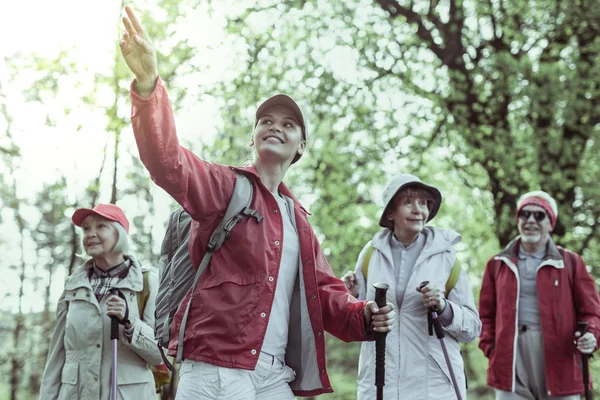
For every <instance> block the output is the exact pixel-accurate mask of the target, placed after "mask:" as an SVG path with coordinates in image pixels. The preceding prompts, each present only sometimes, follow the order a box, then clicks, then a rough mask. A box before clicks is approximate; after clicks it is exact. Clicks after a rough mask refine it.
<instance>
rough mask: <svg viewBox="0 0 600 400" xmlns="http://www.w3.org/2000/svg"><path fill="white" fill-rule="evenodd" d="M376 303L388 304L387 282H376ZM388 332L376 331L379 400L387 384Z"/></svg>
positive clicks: (376, 368) (376, 371)
mask: <svg viewBox="0 0 600 400" xmlns="http://www.w3.org/2000/svg"><path fill="white" fill-rule="evenodd" d="M373 287H374V288H375V303H377V307H379V308H382V307H385V305H386V304H387V301H386V292H387V290H388V289H389V288H390V286H389V285H388V284H387V283H375V284H373ZM386 336H387V332H375V386H377V400H383V387H384V386H385V339H386Z"/></svg>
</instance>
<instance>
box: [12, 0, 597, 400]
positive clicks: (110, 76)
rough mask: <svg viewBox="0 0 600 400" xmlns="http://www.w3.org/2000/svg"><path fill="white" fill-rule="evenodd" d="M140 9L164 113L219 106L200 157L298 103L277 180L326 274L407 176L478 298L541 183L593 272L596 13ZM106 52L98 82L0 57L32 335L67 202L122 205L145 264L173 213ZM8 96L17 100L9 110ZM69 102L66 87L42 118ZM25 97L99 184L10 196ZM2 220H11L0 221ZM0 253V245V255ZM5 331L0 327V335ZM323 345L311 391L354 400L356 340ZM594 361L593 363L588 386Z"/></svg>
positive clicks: (532, 5) (558, 234) (380, 5)
mask: <svg viewBox="0 0 600 400" xmlns="http://www.w3.org/2000/svg"><path fill="white" fill-rule="evenodd" d="M144 4H145V5H144V7H147V8H146V9H142V10H140V11H141V17H142V20H143V21H144V25H145V26H146V28H147V31H148V33H149V35H150V37H151V38H153V40H154V45H155V47H156V48H157V50H158V58H159V66H160V72H161V78H162V79H163V81H164V82H165V83H166V85H167V86H168V89H169V95H170V98H171V101H172V104H173V109H174V110H175V112H176V119H177V118H178V117H179V116H180V115H181V114H182V113H183V112H185V111H188V110H190V109H191V110H192V111H194V112H195V111H196V110H197V109H199V108H202V107H203V106H204V105H205V104H207V103H214V104H216V105H217V107H218V109H219V111H220V115H219V116H217V117H214V121H211V122H215V121H216V122H215V123H216V127H215V129H216V135H215V137H214V140H213V141H212V142H211V141H209V140H207V137H205V136H203V135H205V130H207V129H208V127H207V126H205V125H204V124H203V123H201V125H200V126H198V127H197V130H196V128H195V129H194V132H193V133H192V134H181V135H180V140H181V142H182V143H183V144H184V145H186V146H187V147H189V148H191V149H192V150H194V152H196V154H199V155H200V156H201V157H203V158H205V159H207V160H209V161H213V162H219V163H224V164H233V165H238V164H242V163H244V162H245V161H248V160H251V157H252V153H253V148H252V147H250V146H249V144H250V141H251V133H252V130H253V122H254V114H253V113H254V111H255V109H256V107H257V106H258V104H259V103H260V101H261V100H264V99H265V98H267V97H269V96H271V95H273V94H274V93H277V92H283V93H287V94H290V95H292V96H293V97H294V99H296V100H297V101H299V103H301V104H302V106H303V107H304V109H305V111H306V113H307V115H308V123H309V138H308V147H307V152H306V153H305V155H304V156H303V157H302V159H301V160H300V161H299V162H298V163H297V164H295V165H294V166H292V167H291V168H290V170H289V172H288V174H287V176H286V184H288V186H289V187H290V188H291V190H292V191H293V192H294V193H295V194H296V196H297V197H298V198H299V199H300V200H301V201H302V202H303V203H304V204H305V205H306V206H307V208H308V209H309V210H310V211H311V212H312V217H311V223H312V225H313V227H314V228H315V231H316V232H317V234H318V235H319V238H320V239H321V243H322V247H323V250H324V252H325V254H326V255H327V257H328V260H329V262H330V263H331V266H332V268H333V270H334V272H335V273H336V274H338V275H341V274H343V273H344V272H345V271H346V270H348V269H354V267H355V263H356V258H357V255H358V253H359V252H360V250H361V249H362V247H363V246H364V245H365V243H366V242H367V241H368V240H369V239H370V238H371V237H372V235H373V234H374V233H375V232H376V231H377V230H378V229H379V228H378V225H377V221H378V218H379V213H380V211H381V209H380V207H381V203H380V194H381V192H382V189H383V186H384V185H385V183H386V181H387V180H388V179H389V178H390V177H391V176H392V175H394V174H397V173H399V172H407V173H413V174H416V175H418V176H420V177H421V178H422V179H423V180H424V181H426V182H428V183H430V184H434V185H436V186H437V187H438V188H439V189H440V190H441V192H442V195H443V197H444V203H443V206H442V208H441V210H440V213H439V214H438V216H437V217H436V219H435V220H434V221H433V224H434V225H436V226H439V227H450V228H453V229H455V230H457V231H458V232H460V233H461V235H462V238H463V240H462V242H461V243H460V244H459V245H458V250H459V258H461V260H462V262H463V266H464V268H465V269H466V270H467V273H468V276H469V280H470V282H471V284H472V287H473V290H474V293H475V295H476V297H478V295H479V287H480V283H481V275H482V272H483V267H484V265H485V262H486V261H487V259H488V258H489V257H490V256H492V255H493V254H495V253H496V252H497V251H498V250H499V249H500V248H501V247H502V246H503V245H505V244H506V243H507V242H508V241H509V240H510V239H511V238H512V237H514V236H515V235H516V233H517V232H516V227H515V202H516V200H517V198H518V196H519V195H520V194H521V193H523V192H525V191H528V190H533V189H539V188H541V189H543V190H546V191H548V192H549V193H550V194H552V195H553V196H554V197H555V198H556V199H557V200H558V202H559V224H558V225H557V228H556V231H555V235H554V237H555V240H556V241H557V242H559V243H561V244H563V245H565V246H567V247H569V248H571V249H572V250H575V251H577V252H580V253H581V254H582V255H583V256H584V259H585V260H586V262H587V263H588V264H589V265H590V270H591V272H592V275H593V276H594V277H595V278H596V279H600V240H598V239H599V236H600V232H599V231H598V226H599V223H600V206H599V204H600V187H599V185H598V184H597V183H598V181H599V179H600V162H599V161H600V158H599V157H598V154H600V147H599V146H600V144H599V143H600V111H599V110H600V107H599V104H598V103H599V96H600V90H599V89H600V88H599V85H600V84H599V81H598V78H597V77H598V76H600V71H599V68H600V62H599V61H600V39H598V38H600V35H599V33H600V24H599V23H598V21H600V9H599V8H598V7H595V4H593V2H580V1H574V0H568V1H566V2H565V1H556V0H549V1H540V0H533V1H521V0H519V1H513V2H511V4H510V7H508V6H506V5H505V4H504V3H503V2H499V1H489V2H481V1H475V0H464V1H447V2H435V1H424V0H417V1H410V2H409V1H400V0H396V1H389V0H376V1H371V0H351V1H343V2H342V1H330V0H299V1H286V2H276V1H274V2H270V5H269V4H266V2H263V1H252V0H248V1H246V2H243V3H240V4H239V5H238V6H236V7H232V8H231V9H225V7H224V6H223V3H221V2H214V1H213V2H208V5H207V4H206V2H199V1H196V0H187V1H173V0H160V1H159V0H157V1H155V2H152V3H151V4H150V3H148V4H146V3H144ZM206 15H208V17H210V18H209V20H210V22H211V23H214V26H215V27H218V28H223V29H224V30H225V31H226V35H225V36H224V37H223V38H222V40H221V42H220V43H219V45H218V47H223V48H227V49H228V50H227V54H226V55H225V56H223V57H224V59H227V60H228V68H227V69H226V70H223V71H215V69H216V68H219V67H218V66H215V65H212V64H213V63H212V59H211V56H212V55H213V54H215V53H216V52H214V51H213V50H215V49H210V48H206V47H205V45H203V44H202V45H198V43H199V42H198V40H197V39H198V38H197V37H195V35H197V34H196V33H194V32H195V31H193V30H190V29H189V27H190V25H192V26H193V25H194V24H195V22H196V21H195V18H198V17H199V16H202V17H205V16H206ZM224 15H225V16H226V17H224ZM115 22H116V21H115ZM107 40H110V41H111V42H110V43H112V41H113V40H114V38H108V39H107ZM114 41H115V42H116V40H114ZM207 54H210V55H211V56H207ZM106 57H107V59H108V60H111V61H112V63H109V68H107V69H101V70H93V69H92V67H91V66H81V63H80V61H81V60H75V59H74V56H73V54H72V52H70V51H69V50H68V49H67V50H63V51H61V52H60V53H58V54H56V56H55V57H54V58H44V57H41V56H38V55H30V54H17V55H12V56H10V57H8V58H7V60H6V65H7V68H8V75H7V76H6V79H3V80H2V83H0V129H2V133H0V205H1V206H2V207H3V210H5V209H6V208H8V207H10V208H12V209H17V208H18V207H19V206H23V207H29V208H34V209H35V210H36V211H35V213H34V214H33V215H34V218H30V219H29V220H27V219H24V220H23V221H24V225H23V227H24V229H25V230H24V232H26V234H27V235H28V237H30V238H31V240H30V241H29V242H28V243H31V242H35V244H36V247H35V250H34V252H33V253H35V257H34V260H29V261H28V263H29V264H27V266H28V267H29V266H31V267H32V271H34V272H32V276H29V275H28V277H27V278H26V279H27V282H28V283H33V284H34V285H36V287H37V288H38V292H39V293H43V292H46V294H45V295H44V297H45V301H46V307H45V315H44V316H43V318H41V319H39V320H36V322H35V323H32V322H28V321H29V320H27V319H26V321H25V325H26V327H28V328H30V327H34V326H41V327H43V329H44V332H42V333H40V337H42V338H43V337H44V335H45V337H47V335H48V327H50V326H51V325H52V315H51V314H50V312H49V311H48V310H50V309H52V306H53V305H51V304H50V300H49V296H48V287H49V285H50V282H51V281H52V279H58V278H57V276H62V275H60V273H61V272H64V271H65V270H71V268H74V267H77V264H78V262H79V261H77V260H75V259H74V257H73V255H74V252H75V251H76V250H75V249H77V246H78V238H77V236H76V234H75V230H74V228H73V227H72V225H71V224H70V222H69V217H70V214H71V212H72V211H73V209H74V208H75V207H78V206H90V205H92V204H95V203H97V202H100V201H102V202H107V201H117V202H118V203H119V204H121V205H123V204H124V205H126V208H127V212H128V217H129V219H130V221H131V222H132V225H133V229H132V231H133V232H134V233H133V234H132V241H133V244H134V249H135V251H136V252H137V254H138V255H139V256H140V257H141V258H143V259H144V260H146V261H147V262H148V263H149V264H153V261H154V260H155V259H156V251H157V240H160V238H161V234H162V232H164V229H163V227H162V226H159V227H158V229H157V227H156V226H154V225H155V223H153V221H152V220H151V218H149V216H157V215H158V216H159V218H160V216H161V215H164V220H166V217H167V216H168V213H169V211H170V208H172V207H173V205H174V204H173V202H172V201H170V202H169V201H161V199H160V198H159V197H160V196H159V195H158V192H159V191H158V190H157V189H156V187H155V186H154V185H153V184H152V183H151V181H150V178H149V176H148V174H147V172H146V171H145V170H144V169H143V167H142V165H141V164H140V162H139V161H138V156H137V151H136V149H135V147H134V144H133V143H132V141H131V140H129V139H128V138H130V133H129V129H130V128H129V126H130V120H129V102H128V96H129V94H128V89H129V83H130V81H131V79H132V76H131V75H130V73H129V71H128V69H127V67H126V66H125V64H124V62H123V61H122V59H121V57H120V55H119V54H118V48H117V47H116V45H115V46H114V47H112V48H110V50H109V51H107V53H106ZM232 60H233V61H232ZM221 61H222V60H221ZM205 75H211V76H212V77H211V78H210V79H209V78H206V77H205ZM215 76H216V78H215ZM23 77H28V79H29V80H28V81H25V78H23ZM32 77H33V78H32ZM7 85H10V88H12V89H15V88H16V89H17V90H18V91H19V97H18V98H14V96H11V95H10V94H8V93H9V91H8V90H7V87H8V86H7ZM67 90H69V92H68V93H75V94H74V95H72V96H71V98H70V99H69V100H68V101H62V102H61V103H60V107H52V105H54V103H55V102H56V101H57V99H63V98H64V97H65V96H64V93H66V91H67ZM23 102H25V103H27V104H28V105H31V104H38V105H42V106H44V107H45V108H44V109H43V111H42V112H44V113H45V115H44V121H45V122H44V128H53V127H55V128H56V127H58V128H59V129H60V130H66V131H68V133H75V134H81V135H83V134H84V132H86V131H94V132H97V134H98V135H101V136H102V138H103V140H102V143H103V144H104V147H103V148H89V149H88V148H84V149H82V150H81V151H82V152H86V151H89V152H90V154H92V153H102V157H101V160H100V161H98V165H97V167H96V170H95V171H94V173H92V174H90V175H89V176H86V177H85V178H83V180H79V181H75V182H74V181H73V180H70V179H69V178H68V174H67V172H68V171H64V175H63V174H57V178H56V181H55V182H50V183H47V184H45V185H42V186H41V188H40V189H39V193H37V194H36V195H35V196H33V197H31V198H28V199H22V198H19V197H18V196H16V195H15V191H14V190H13V184H14V176H13V175H14V174H13V173H12V171H15V170H18V169H19V168H20V166H21V162H22V161H21V149H20V148H19V146H18V145H17V142H15V140H13V136H14V135H15V133H18V132H19V131H18V127H19V125H18V122H19V121H15V119H16V118H18V114H17V113H15V112H14V110H15V108H14V107H15V106H14V105H15V104H17V103H19V104H21V103H23ZM190 104H192V105H190ZM98 115H99V117H98V118H96V117H97V116H98ZM98 121H100V123H99V124H98ZM4 132H6V133H7V134H6V135H4ZM198 138H199V139H198ZM205 139H206V140H205ZM30 204H31V206H29V205H30ZM155 219H156V217H155ZM9 220H10V221H11V223H13V222H12V221H14V218H13V215H12V214H8V213H7V212H6V211H3V212H2V213H0V223H2V224H7V223H8V221H9ZM32 220H33V221H35V222H34V223H32ZM157 231H158V232H157ZM8 243H9V238H6V237H3V236H0V248H1V249H2V250H0V251H4V250H5V249H6V246H9V244H8ZM33 264H36V265H37V267H36V268H33ZM11 267H13V269H15V270H19V268H16V266H15V265H11ZM55 273H56V274H57V275H56V276H54V275H53V274H55ZM53 276H54V278H53ZM7 318H8V317H7ZM12 323H14V321H12V322H11V324H8V325H7V326H8V328H7V330H6V332H10V331H11V330H13V328H14V327H13V325H12ZM3 326H4V325H1V321H0V333H3V334H4V331H2V329H4V328H3ZM7 335H8V334H7ZM8 336H9V335H8ZM8 336H7V337H8ZM27 340H28V341H27V342H26V343H28V344H31V347H32V348H34V349H35V350H34V351H33V352H32V358H36V361H35V362H32V363H31V366H30V369H27V370H26V373H25V375H26V376H27V378H24V379H23V380H22V382H21V387H22V388H23V390H25V386H26V383H31V386H32V387H35V386H36V384H35V382H36V379H38V378H39V375H40V373H41V371H40V368H41V365H42V364H43V361H41V360H42V359H43V356H42V353H43V352H44V348H43V343H44V341H43V340H42V339H39V338H37V339H31V338H28V339H27ZM327 345H328V347H327V348H328V370H329V373H330V376H331V379H332V383H333V386H334V389H335V390H336V393H334V394H331V395H327V396H323V397H324V398H331V399H348V398H354V396H355V392H356V367H357V359H358V349H359V345H358V344H350V345H349V344H345V343H341V342H339V341H338V340H337V339H334V338H331V337H328V338H327ZM476 345H477V344H476V343H470V344H468V345H466V346H465V347H464V348H463V354H464V357H465V359H466V360H467V374H468V376H469V382H470V387H471V389H470V393H471V394H472V395H473V398H480V399H485V398H492V395H491V391H490V389H489V388H488V387H487V386H486V384H485V370H486V368H487V360H486V359H485V358H484V357H483V355H482V354H481V352H480V351H479V349H478V348H477V347H476ZM36 346H37V347H36ZM0 360H4V361H6V362H5V363H1V364H3V365H6V364H7V363H8V361H9V360H10V357H9V356H4V354H0ZM7 368H8V367H6V369H7ZM599 368H600V365H599V364H598V362H597V361H594V362H593V364H592V370H593V372H595V374H594V375H595V376H600V375H599V374H600V370H599ZM8 375H9V371H8V369H7V372H6V373H5V374H3V376H8ZM596 386H598V385H596ZM0 390H4V388H1V387H0ZM0 393H2V392H0ZM23 396H27V395H25V394H24V395H23ZM0 397H2V395H1V394H0ZM21 398H25V397H21Z"/></svg>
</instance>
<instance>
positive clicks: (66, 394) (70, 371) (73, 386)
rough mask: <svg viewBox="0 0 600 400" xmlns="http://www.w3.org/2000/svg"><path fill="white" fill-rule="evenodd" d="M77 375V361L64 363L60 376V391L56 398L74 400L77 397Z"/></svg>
mask: <svg viewBox="0 0 600 400" xmlns="http://www.w3.org/2000/svg"><path fill="white" fill-rule="evenodd" d="M78 376H79V364H78V363H72V362H71V363H65V365H64V366H63V369H62V374H61V377H60V392H59V394H58V398H59V399H60V400H71V399H73V400H75V399H78V398H79V396H78V393H77V382H78V380H79V379H78Z"/></svg>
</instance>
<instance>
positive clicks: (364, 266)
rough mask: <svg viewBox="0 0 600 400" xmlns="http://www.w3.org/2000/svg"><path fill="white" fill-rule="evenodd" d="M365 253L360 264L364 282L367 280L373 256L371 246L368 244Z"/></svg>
mask: <svg viewBox="0 0 600 400" xmlns="http://www.w3.org/2000/svg"><path fill="white" fill-rule="evenodd" d="M367 246H368V247H367V252H366V253H365V258H363V263H362V273H363V276H364V277H365V281H366V280H367V277H368V276H369V263H370V262H371V256H372V255H373V245H372V244H371V243H370V242H369V244H367Z"/></svg>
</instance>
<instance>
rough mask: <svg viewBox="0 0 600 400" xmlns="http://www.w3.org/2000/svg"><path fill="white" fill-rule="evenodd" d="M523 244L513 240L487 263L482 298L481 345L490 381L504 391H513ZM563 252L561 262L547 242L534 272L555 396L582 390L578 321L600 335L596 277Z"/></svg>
mask: <svg viewBox="0 0 600 400" xmlns="http://www.w3.org/2000/svg"><path fill="white" fill-rule="evenodd" d="M519 245H520V240H519V239H516V240H513V241H512V242H511V243H510V244H509V245H508V246H507V247H506V249H505V250H504V251H502V252H501V253H500V254H498V255H497V256H495V257H493V258H491V259H490V260H489V261H488V263H487V265H486V268H485V272H484V275H483V283H482V285H481V294H480V297H479V316H480V318H481V322H482V329H481V337H480V341H479V347H480V348H481V350H483V353H484V354H485V356H486V357H488V358H489V368H488V374H487V383H488V385H490V386H493V387H495V388H497V389H501V390H506V391H512V390H514V385H515V375H516V374H515V369H516V367H515V365H516V360H515V358H516V351H517V329H518V327H517V315H518V299H519V279H518V275H519V274H518V270H517V266H518V261H517V256H518V252H519ZM564 251H565V260H564V261H563V258H562V256H561V254H560V252H559V251H558V248H557V246H556V245H555V244H554V242H553V241H552V240H549V241H548V246H547V250H546V256H545V258H544V260H543V261H542V264H541V265H542V266H541V267H540V268H539V269H538V272H537V276H536V285H537V292H538V300H539V306H540V319H541V324H542V337H543V340H544V357H545V362H546V385H547V388H546V389H547V391H548V395H549V396H552V397H554V396H568V395H573V394H579V393H582V392H583V391H584V388H583V380H582V375H581V358H580V356H579V354H580V353H579V352H578V351H577V350H576V348H575V346H574V345H573V340H574V339H575V337H574V334H575V332H576V330H577V321H587V322H588V330H589V331H590V332H592V333H593V334H594V336H595V337H596V339H598V336H599V334H600V297H599V296H598V292H597V290H596V285H595V283H594V280H593V279H592V277H591V276H590V274H589V273H588V271H587V269H586V267H585V264H584V263H583V260H582V259H581V257H580V256H579V255H578V254H576V253H572V252H570V251H568V250H564ZM571 260H572V262H571ZM569 268H571V271H569Z"/></svg>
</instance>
